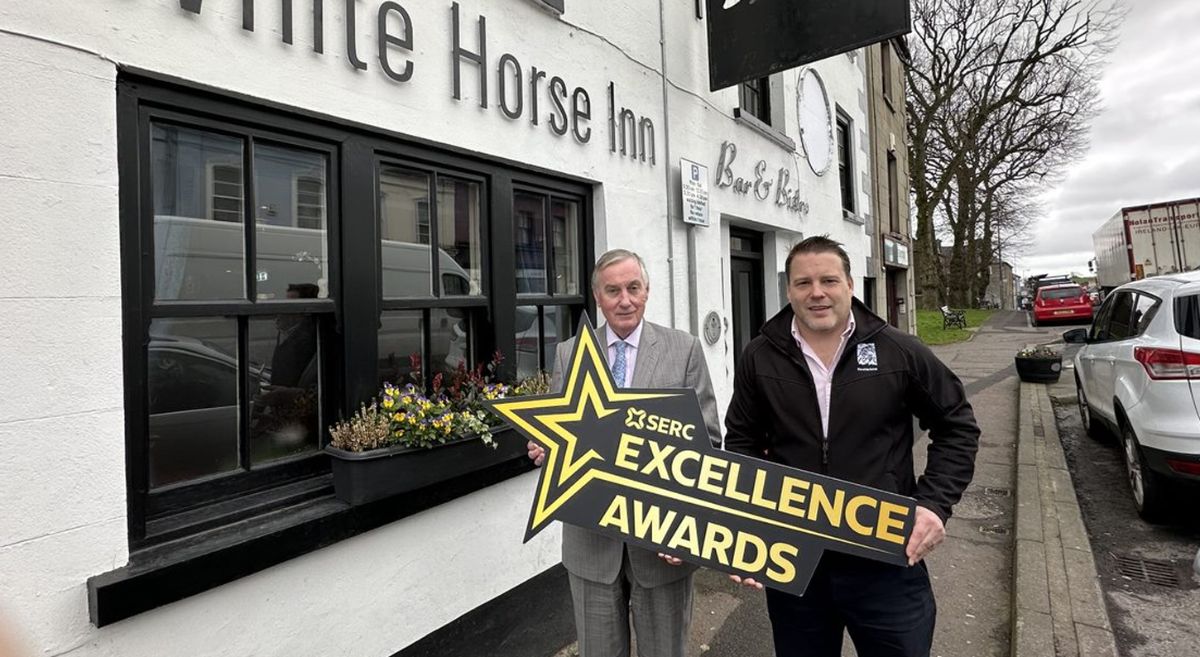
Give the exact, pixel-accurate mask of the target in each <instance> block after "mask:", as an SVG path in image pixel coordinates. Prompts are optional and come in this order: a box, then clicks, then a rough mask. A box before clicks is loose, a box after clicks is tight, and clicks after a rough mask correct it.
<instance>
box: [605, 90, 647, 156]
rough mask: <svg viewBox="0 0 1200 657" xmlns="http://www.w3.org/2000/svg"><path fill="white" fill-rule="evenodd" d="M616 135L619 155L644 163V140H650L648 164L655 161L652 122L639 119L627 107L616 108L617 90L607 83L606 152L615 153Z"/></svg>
mask: <svg viewBox="0 0 1200 657" xmlns="http://www.w3.org/2000/svg"><path fill="white" fill-rule="evenodd" d="M618 135H619V136H620V142H621V155H629V157H630V158H631V159H634V160H637V159H640V160H641V161H643V162H645V161H646V140H647V139H649V140H650V163H651V164H654V162H655V160H656V159H657V157H656V154H655V151H654V122H653V121H651V120H650V119H646V118H643V119H639V118H638V115H637V114H635V113H634V111H633V110H631V109H629V108H627V107H621V108H620V109H619V110H618V107H617V89H616V84H615V83H613V82H609V83H608V150H609V152H612V153H615V152H617V141H618Z"/></svg>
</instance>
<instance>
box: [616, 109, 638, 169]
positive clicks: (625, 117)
mask: <svg viewBox="0 0 1200 657" xmlns="http://www.w3.org/2000/svg"><path fill="white" fill-rule="evenodd" d="M617 124H618V125H619V126H620V128H619V129H620V131H621V155H625V154H626V152H627V151H626V141H627V140H629V141H636V140H637V119H636V118H635V117H634V116H633V111H632V110H628V109H625V108H624V107H622V108H621V113H620V116H619V118H618V119H617ZM626 126H628V127H629V130H628V131H626V130H625V127H626ZM633 157H634V158H635V159H636V158H637V144H636V143H634V145H633Z"/></svg>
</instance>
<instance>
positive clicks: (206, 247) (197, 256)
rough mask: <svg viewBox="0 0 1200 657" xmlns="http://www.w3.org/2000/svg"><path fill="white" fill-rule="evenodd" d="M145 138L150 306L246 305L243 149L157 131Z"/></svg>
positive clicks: (207, 137)
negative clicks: (150, 197)
mask: <svg viewBox="0 0 1200 657" xmlns="http://www.w3.org/2000/svg"><path fill="white" fill-rule="evenodd" d="M150 132H151V145H150V157H151V171H150V177H151V183H152V187H153V193H154V264H155V273H154V298H155V299H157V300H164V301H174V300H195V299H243V298H245V297H246V253H245V237H244V233H243V226H244V224H243V216H244V203H245V192H244V190H243V183H242V180H243V176H242V141H241V140H240V139H236V138H233V137H227V136H225V135H220V134H216V133H211V132H206V131H202V130H196V129H192V128H183V127H179V126H173V125H165V124H158V123H155V124H153V125H152V126H151V130H150Z"/></svg>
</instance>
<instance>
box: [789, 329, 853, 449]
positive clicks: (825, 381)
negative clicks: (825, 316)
mask: <svg viewBox="0 0 1200 657" xmlns="http://www.w3.org/2000/svg"><path fill="white" fill-rule="evenodd" d="M853 334H854V315H853V314H852V315H850V322H849V324H848V325H847V326H846V330H845V331H842V341H841V342H840V343H838V348H837V352H836V353H835V354H834V355H833V366H832V367H825V363H822V362H821V359H820V358H819V357H817V352H815V351H813V349H812V347H810V346H808V343H807V342H805V341H804V338H802V337H800V331H799V329H797V328H796V320H795V319H794V318H793V319H792V337H793V338H795V339H796V346H798V347H800V351H802V352H803V353H804V360H805V361H807V362H808V369H809V371H810V372H812V378H813V385H815V386H816V388H817V406H818V407H819V408H820V409H821V431H822V433H823V434H824V436H829V395H830V392H831V391H832V390H833V370H834V369H837V364H838V361H839V360H841V359H842V352H843V351H845V350H846V341H847V340H848V339H849V338H850V336H851V335H853Z"/></svg>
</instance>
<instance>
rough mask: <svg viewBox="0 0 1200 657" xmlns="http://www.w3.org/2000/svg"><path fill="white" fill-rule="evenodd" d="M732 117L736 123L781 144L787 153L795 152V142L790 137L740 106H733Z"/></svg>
mask: <svg viewBox="0 0 1200 657" xmlns="http://www.w3.org/2000/svg"><path fill="white" fill-rule="evenodd" d="M733 119H734V121H737V122H738V123H740V124H742V125H744V126H746V127H747V128H750V129H751V130H753V131H755V132H757V133H758V134H760V135H762V136H764V137H766V138H767V139H770V140H771V141H773V142H775V143H776V144H778V145H780V146H782V147H783V148H784V149H786V150H787V151H788V152H789V153H794V152H796V142H795V141H793V140H792V138H791V137H788V136H787V135H785V134H783V133H782V132H780V131H779V130H776V129H775V128H773V127H771V125H770V124H769V123H765V122H764V121H763V120H762V119H760V118H758V117H757V116H754V115H752V114H747V113H745V112H743V111H742V109H741V108H740V107H735V108H733Z"/></svg>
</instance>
